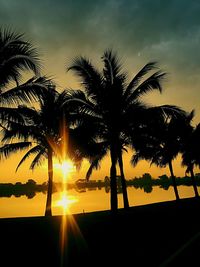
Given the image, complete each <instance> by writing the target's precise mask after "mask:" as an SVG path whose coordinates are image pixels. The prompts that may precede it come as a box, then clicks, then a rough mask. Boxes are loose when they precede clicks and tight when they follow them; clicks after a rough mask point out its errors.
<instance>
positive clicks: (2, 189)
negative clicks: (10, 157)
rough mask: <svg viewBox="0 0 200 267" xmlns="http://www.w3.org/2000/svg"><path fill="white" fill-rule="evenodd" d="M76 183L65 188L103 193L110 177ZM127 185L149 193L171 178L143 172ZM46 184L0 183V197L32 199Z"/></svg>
mask: <svg viewBox="0 0 200 267" xmlns="http://www.w3.org/2000/svg"><path fill="white" fill-rule="evenodd" d="M195 178H196V182H197V185H199V186H200V175H197V176H196V177H195ZM78 181H79V182H78V183H73V184H68V185H67V189H68V190H69V191H70V190H76V192H78V193H87V192H88V191H93V190H101V189H102V188H104V190H105V193H107V194H108V193H110V179H109V177H107V176H106V177H105V179H104V180H98V181H94V180H93V181H89V182H87V181H86V180H85V179H79V180H78ZM176 183H177V185H178V186H180V185H186V186H191V185H192V183H191V179H190V177H188V176H186V177H183V178H176ZM127 186H128V187H133V188H135V189H141V190H143V191H144V192H145V193H151V192H152V191H153V188H154V186H158V187H159V188H161V189H163V190H168V189H169V187H170V186H171V179H170V178H169V177H168V176H167V175H162V176H159V178H158V179H153V178H152V177H151V175H150V174H148V173H145V174H143V176H142V177H140V178H134V179H132V180H127ZM46 190H47V184H46V183H43V184H40V185H39V184H36V182H35V181H34V180H32V179H29V180H28V182H27V183H25V184H22V183H20V182H17V183H16V184H12V183H5V184H0V197H8V198H10V197H11V196H15V197H21V196H26V197H27V198H28V199H32V198H33V197H35V195H36V194H37V193H39V192H42V193H44V194H46ZM61 190H62V183H54V186H53V193H55V192H58V191H61ZM117 193H118V194H121V193H122V186H121V180H120V177H118V179H117Z"/></svg>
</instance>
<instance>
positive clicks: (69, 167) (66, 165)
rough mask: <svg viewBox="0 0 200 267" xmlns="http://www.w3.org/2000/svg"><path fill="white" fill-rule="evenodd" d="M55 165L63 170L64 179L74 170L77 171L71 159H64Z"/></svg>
mask: <svg viewBox="0 0 200 267" xmlns="http://www.w3.org/2000/svg"><path fill="white" fill-rule="evenodd" d="M54 167H55V168H56V169H58V170H60V171H61V172H62V175H63V177H64V179H66V178H67V176H68V175H69V174H71V173H73V172H75V166H74V164H73V162H72V161H71V160H64V161H63V162H62V163H57V164H55V165H54Z"/></svg>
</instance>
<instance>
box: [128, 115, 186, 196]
mask: <svg viewBox="0 0 200 267" xmlns="http://www.w3.org/2000/svg"><path fill="white" fill-rule="evenodd" d="M174 115H175V116H174ZM185 119H186V113H184V112H183V111H182V112H180V113H176V114H172V116H170V117H169V116H167V117H166V118H165V119H163V118H161V117H160V118H157V120H155V121H154V122H153V121H148V122H146V123H147V127H146V128H145V127H144V128H143V129H140V131H138V133H137V138H135V140H134V141H135V143H134V148H135V154H134V155H133V157H132V160H131V162H132V164H133V166H135V165H136V164H137V163H138V161H139V160H141V159H145V160H148V161H150V162H151V164H156V165H157V166H159V167H165V166H166V165H168V166H169V170H170V174H171V179H172V184H173V188H174V193H175V197H176V200H179V199H180V197H179V194H178V189H177V185H176V179H175V176H174V171H173V165H172V162H173V160H174V159H175V158H176V157H177V155H178V153H179V152H180V151H181V142H180V140H181V137H182V134H183V129H184V128H183V126H184V125H185ZM152 123H153V124H154V123H156V127H155V125H152Z"/></svg>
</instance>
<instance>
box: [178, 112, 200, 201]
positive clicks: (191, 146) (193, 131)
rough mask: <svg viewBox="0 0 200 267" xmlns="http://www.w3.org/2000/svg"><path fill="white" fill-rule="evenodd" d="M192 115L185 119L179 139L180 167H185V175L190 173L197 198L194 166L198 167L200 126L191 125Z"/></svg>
mask: <svg viewBox="0 0 200 267" xmlns="http://www.w3.org/2000/svg"><path fill="white" fill-rule="evenodd" d="M193 116H194V113H193V112H191V113H190V116H189V117H188V118H187V120H186V123H185V127H184V131H183V136H182V139H181V145H182V146H181V152H182V165H183V166H186V167H187V169H186V173H190V176H191V180H192V186H193V188H194V193H195V197H196V198H199V193H198V189H197V185H196V181H195V176H194V166H195V165H196V166H200V153H199V151H200V145H199V139H200V124H198V125H197V126H196V127H193V126H192V125H191V121H192V119H193Z"/></svg>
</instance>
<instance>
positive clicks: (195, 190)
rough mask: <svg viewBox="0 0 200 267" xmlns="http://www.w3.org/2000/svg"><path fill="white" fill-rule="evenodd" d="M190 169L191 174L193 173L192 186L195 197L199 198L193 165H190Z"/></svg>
mask: <svg viewBox="0 0 200 267" xmlns="http://www.w3.org/2000/svg"><path fill="white" fill-rule="evenodd" d="M189 171H190V175H191V180H192V186H193V188H194V193H195V197H196V198H199V193H198V189H197V185H196V181H195V177H194V172H193V167H192V166H191V165H190V166H189Z"/></svg>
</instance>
